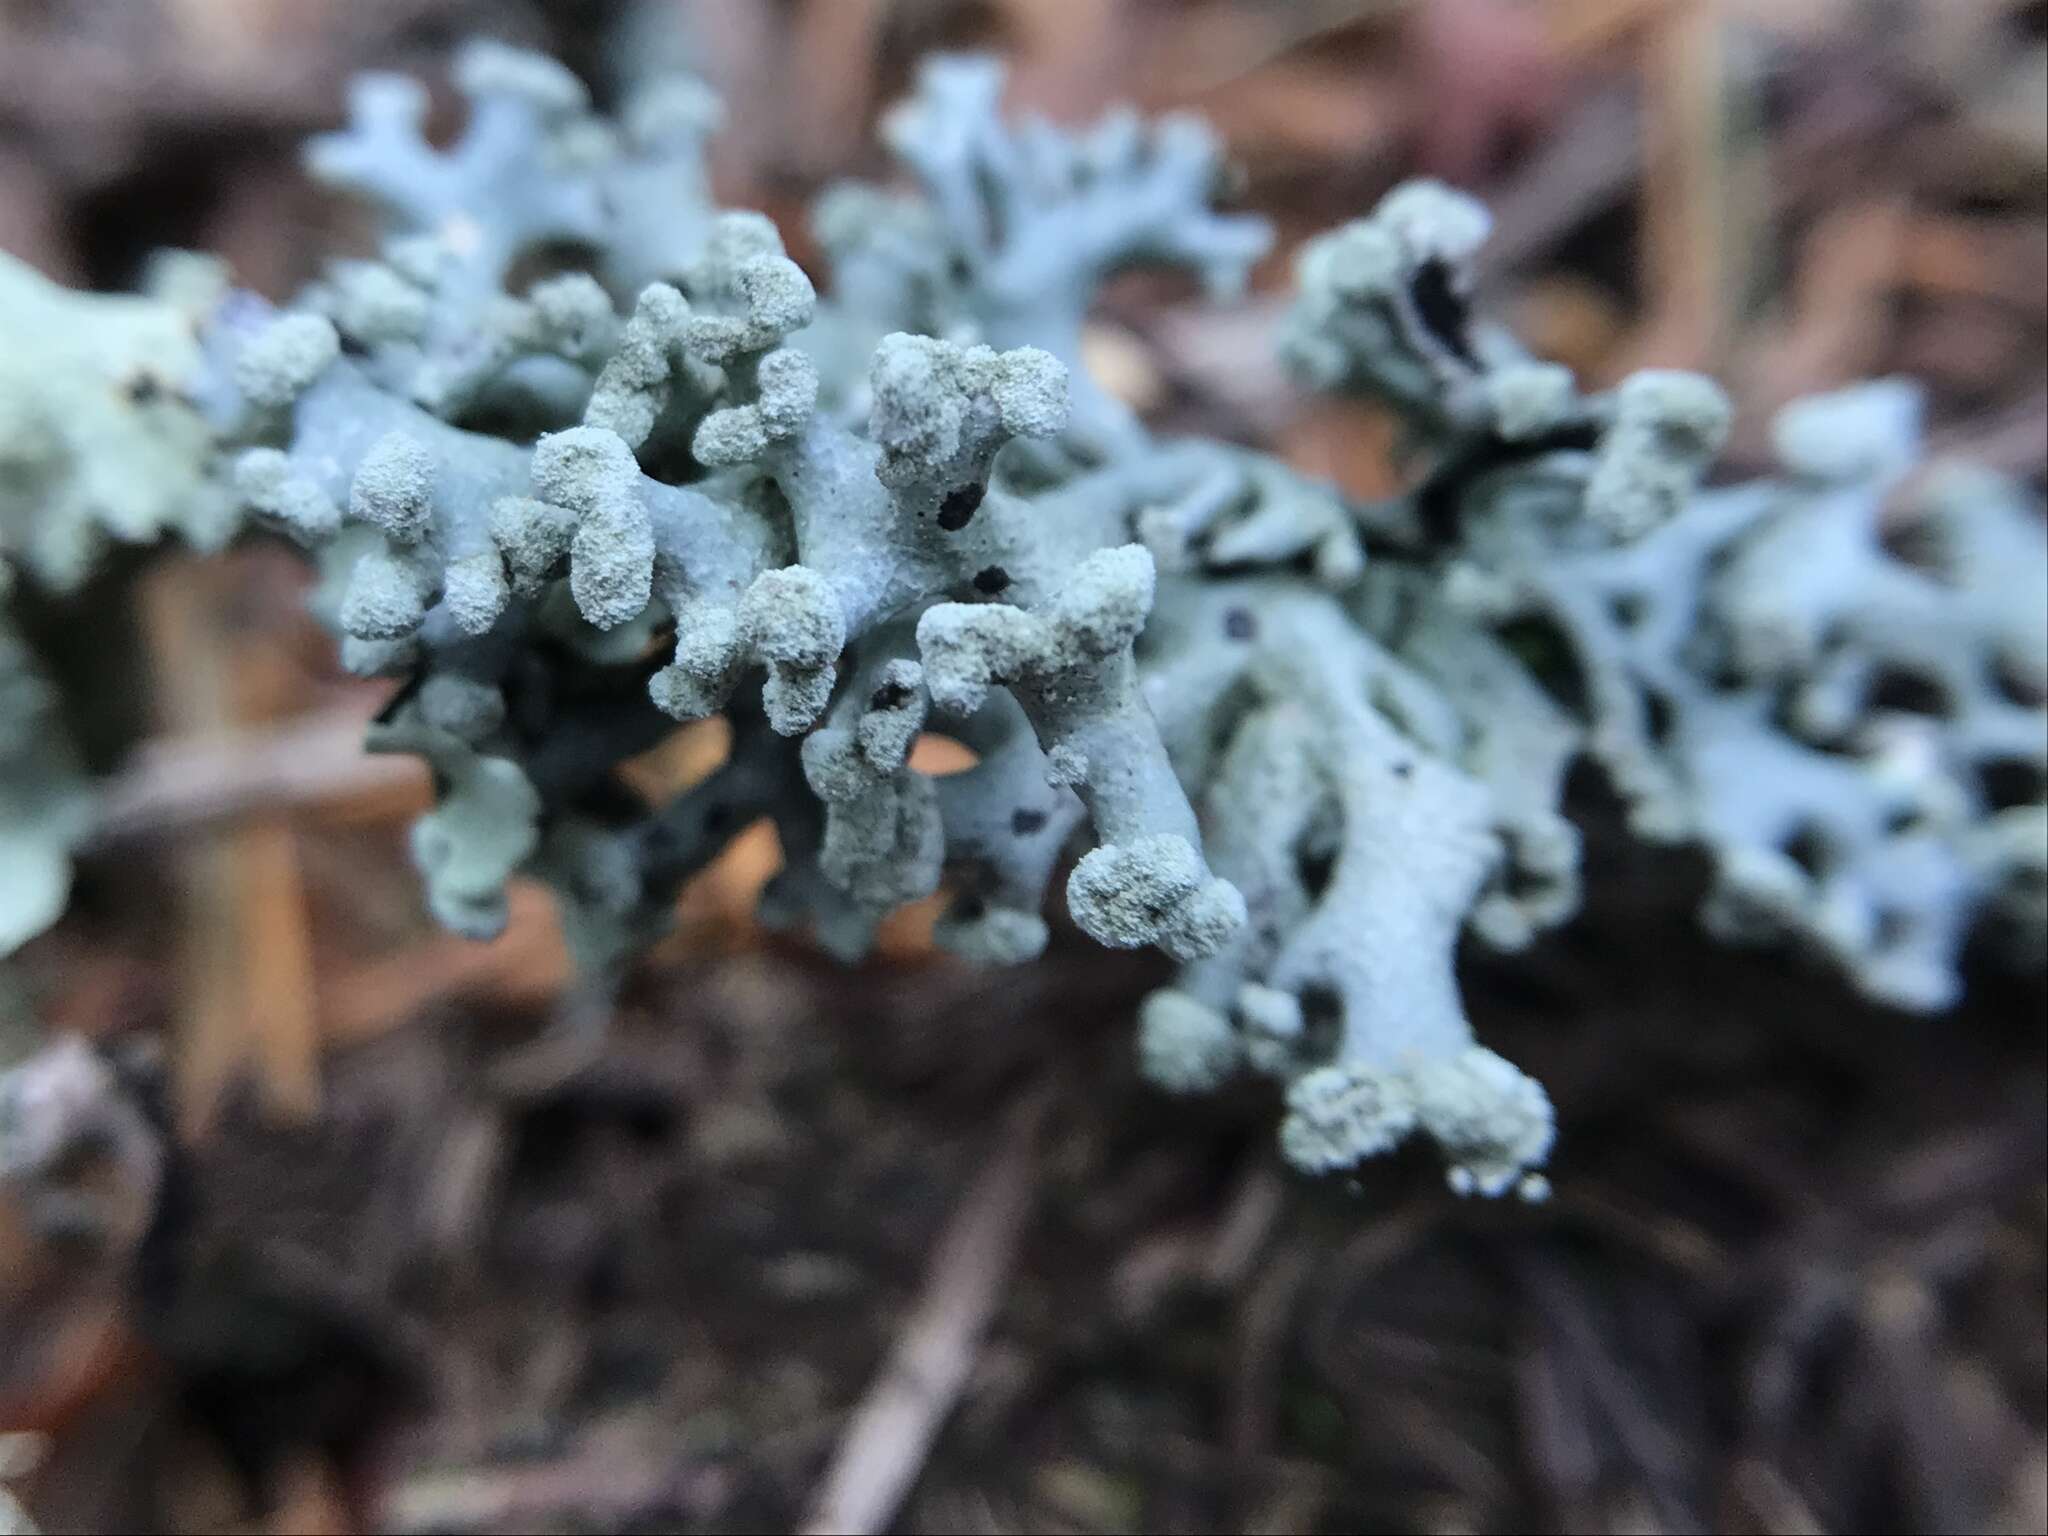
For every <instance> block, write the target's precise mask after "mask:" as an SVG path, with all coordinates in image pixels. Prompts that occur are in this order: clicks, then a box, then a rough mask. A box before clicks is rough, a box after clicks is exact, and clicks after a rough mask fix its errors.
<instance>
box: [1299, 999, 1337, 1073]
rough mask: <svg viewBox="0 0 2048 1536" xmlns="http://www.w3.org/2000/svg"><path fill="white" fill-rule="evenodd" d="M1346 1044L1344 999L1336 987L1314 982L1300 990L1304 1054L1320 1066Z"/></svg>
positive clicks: (1302, 1053) (1311, 1061) (1333, 1056)
mask: <svg viewBox="0 0 2048 1536" xmlns="http://www.w3.org/2000/svg"><path fill="white" fill-rule="evenodd" d="M1343 1043H1344V998H1343V994H1341V993H1340V992H1338V991H1337V990H1336V989H1335V988H1334V987H1326V986H1323V985H1322V984H1321V983H1319V982H1318V983H1311V984H1310V985H1308V986H1306V987H1303V988H1302V989H1301V1055H1302V1057H1303V1059H1304V1060H1305V1061H1307V1062H1310V1063H1314V1064H1320V1063H1322V1062H1326V1061H1330V1060H1332V1059H1334V1058H1335V1057H1336V1055H1337V1051H1338V1048H1339V1047H1340V1046H1342V1045H1343Z"/></svg>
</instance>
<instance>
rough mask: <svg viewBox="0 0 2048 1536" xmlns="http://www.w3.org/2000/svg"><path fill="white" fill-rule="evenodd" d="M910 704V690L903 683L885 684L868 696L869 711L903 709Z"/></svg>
mask: <svg viewBox="0 0 2048 1536" xmlns="http://www.w3.org/2000/svg"><path fill="white" fill-rule="evenodd" d="M909 702H910V690H909V689H908V688H906V687H904V686H903V685H902V684H901V683H884V684H882V686H881V687H879V688H877V689H876V690H875V691H874V692H873V693H871V694H869V695H868V708H869V709H901V708H902V707H903V706H904V705H905V704H908V703H909Z"/></svg>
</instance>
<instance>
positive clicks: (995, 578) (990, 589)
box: [941, 525, 1010, 597]
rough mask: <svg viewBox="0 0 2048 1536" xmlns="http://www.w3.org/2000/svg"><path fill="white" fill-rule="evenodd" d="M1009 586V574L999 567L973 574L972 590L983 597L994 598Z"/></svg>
mask: <svg viewBox="0 0 2048 1536" xmlns="http://www.w3.org/2000/svg"><path fill="white" fill-rule="evenodd" d="M941 526H943V525H941ZM1009 586H1010V573H1009V572H1008V571H1006V570H1004V569H1003V568H1002V567H1001V566H1000V565H987V566H983V567H982V568H981V569H980V570H978V571H976V572H975V573H974V590H975V591H977V592H979V593H981V594H982V595H983V596H984V597H995V596H997V595H998V594H999V593H1002V592H1005V591H1007V590H1009Z"/></svg>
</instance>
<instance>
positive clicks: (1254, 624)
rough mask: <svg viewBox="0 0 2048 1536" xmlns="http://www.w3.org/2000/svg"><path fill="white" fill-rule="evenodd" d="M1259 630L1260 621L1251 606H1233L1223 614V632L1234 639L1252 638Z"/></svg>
mask: <svg viewBox="0 0 2048 1536" xmlns="http://www.w3.org/2000/svg"><path fill="white" fill-rule="evenodd" d="M1258 632H1259V621H1258V620H1257V619H1256V618H1254V617H1253V616H1252V612H1251V610H1250V609H1249V608H1233V609H1231V610H1230V611H1229V612H1228V613H1226V614H1224V615H1223V633H1224V634H1225V635H1227V636H1229V637H1230V638H1231V639H1232V640H1250V639H1252V638H1253V637H1254V636H1255V635H1257V634H1258Z"/></svg>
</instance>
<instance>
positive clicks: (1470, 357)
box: [1408, 256, 1479, 368]
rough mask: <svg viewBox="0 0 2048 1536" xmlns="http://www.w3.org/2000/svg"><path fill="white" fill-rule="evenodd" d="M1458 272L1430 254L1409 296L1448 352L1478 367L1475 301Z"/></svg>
mask: <svg viewBox="0 0 2048 1536" xmlns="http://www.w3.org/2000/svg"><path fill="white" fill-rule="evenodd" d="M1461 290H1462V284H1461V281H1460V278H1459V275H1458V273H1457V272H1456V271H1455V270H1454V269H1453V268H1452V266H1451V264H1450V263H1449V262H1447V261H1444V260H1443V259H1442V258H1440V257H1434V256H1433V257H1431V258H1430V259H1429V260H1428V261H1425V262H1424V263H1423V264H1422V265H1421V266H1420V267H1418V268H1417V269H1416V272H1415V277H1414V279H1413V280H1412V281H1411V282H1410V283H1409V285H1408V296H1409V298H1410V299H1411V300H1413V301H1414V304H1415V314H1416V316H1417V318H1418V319H1420V320H1421V321H1422V324H1423V326H1424V328H1425V329H1427V330H1428V332H1429V334H1430V335H1431V336H1432V337H1434V338H1435V339H1436V342H1437V344H1438V345H1439V346H1441V347H1442V348H1443V349H1444V350H1445V351H1447V352H1449V353H1450V354H1451V355H1452V356H1453V357H1455V358H1457V360H1458V361H1459V362H1461V363H1463V364H1464V365H1465V366H1466V367H1467V368H1477V367H1478V366H1479V358H1478V356H1477V354H1475V353H1474V352H1473V350H1472V341H1471V330H1472V304H1471V301H1470V300H1469V299H1468V298H1467V297H1466V296H1465V294H1464V293H1463V292H1462V291H1461Z"/></svg>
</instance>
